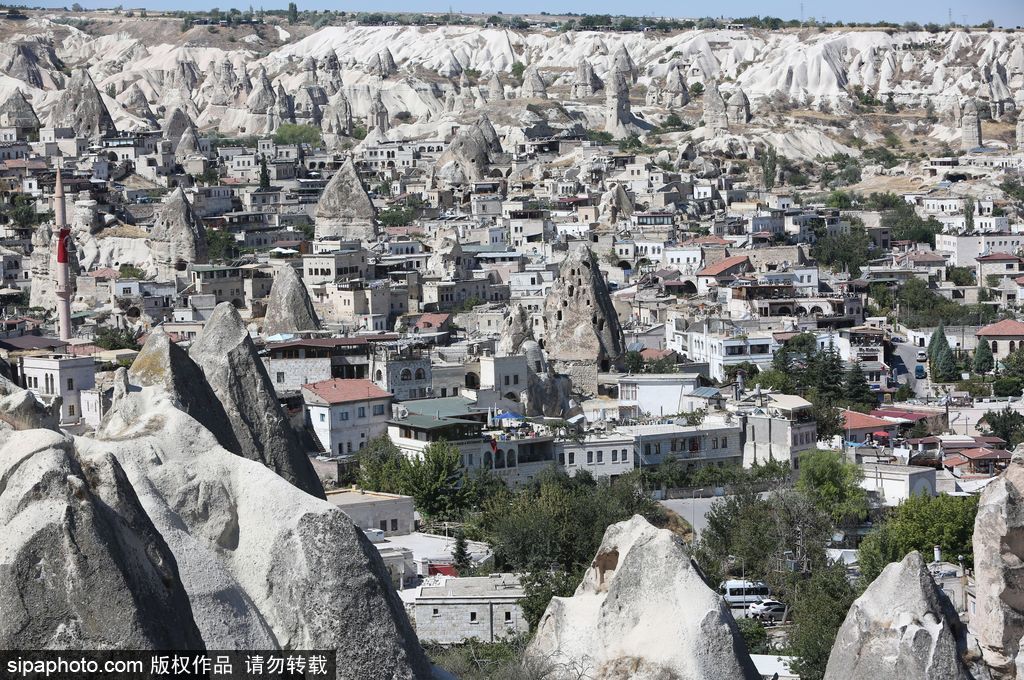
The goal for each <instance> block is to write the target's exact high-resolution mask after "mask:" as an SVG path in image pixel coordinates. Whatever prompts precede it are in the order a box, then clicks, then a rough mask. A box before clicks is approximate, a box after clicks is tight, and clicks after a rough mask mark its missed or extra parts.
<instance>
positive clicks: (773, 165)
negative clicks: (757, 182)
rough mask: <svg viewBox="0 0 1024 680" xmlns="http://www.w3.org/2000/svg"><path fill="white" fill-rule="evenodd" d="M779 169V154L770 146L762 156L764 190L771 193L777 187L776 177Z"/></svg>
mask: <svg viewBox="0 0 1024 680" xmlns="http://www.w3.org/2000/svg"><path fill="white" fill-rule="evenodd" d="M778 167H779V152H778V151H777V150H776V149H775V147H774V146H772V145H770V144H769V145H768V148H767V149H765V151H764V154H762V156H761V182H762V183H763V184H764V188H765V189H767V190H769V191H771V190H772V189H773V188H774V187H775V177H776V174H777V173H778Z"/></svg>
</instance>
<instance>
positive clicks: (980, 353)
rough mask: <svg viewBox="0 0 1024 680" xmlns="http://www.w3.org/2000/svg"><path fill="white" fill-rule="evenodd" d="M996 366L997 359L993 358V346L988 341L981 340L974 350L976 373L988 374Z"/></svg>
mask: <svg viewBox="0 0 1024 680" xmlns="http://www.w3.org/2000/svg"><path fill="white" fill-rule="evenodd" d="M994 366H995V359H994V358H993V356H992V346H991V345H989V344H988V340H986V339H985V338H982V339H981V342H979V343H978V347H977V349H975V350H974V372H975V373H988V372H989V371H991V370H992V368H993V367H994Z"/></svg>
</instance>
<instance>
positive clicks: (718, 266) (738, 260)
mask: <svg viewBox="0 0 1024 680" xmlns="http://www.w3.org/2000/svg"><path fill="white" fill-rule="evenodd" d="M742 264H750V258H749V257H747V256H746V255H734V256H732V257H727V258H725V259H724V260H722V261H721V262H717V263H715V264H713V265H710V266H708V267H704V269H701V270H700V271H699V272H697V276H719V275H721V274H724V273H725V272H727V271H728V270H730V269H732V268H733V267H738V266H740V265H742Z"/></svg>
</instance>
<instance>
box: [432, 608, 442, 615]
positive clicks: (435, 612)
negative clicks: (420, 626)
mask: <svg viewBox="0 0 1024 680" xmlns="http://www.w3.org/2000/svg"><path fill="white" fill-rule="evenodd" d="M440 615H441V611H440V610H439V609H438V608H437V607H434V611H433V613H432V614H431V616H440Z"/></svg>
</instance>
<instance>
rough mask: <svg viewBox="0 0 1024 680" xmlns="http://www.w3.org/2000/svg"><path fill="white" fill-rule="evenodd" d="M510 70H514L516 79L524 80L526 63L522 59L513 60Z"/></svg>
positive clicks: (513, 74)
mask: <svg viewBox="0 0 1024 680" xmlns="http://www.w3.org/2000/svg"><path fill="white" fill-rule="evenodd" d="M510 70H511V71H512V77H513V78H515V79H516V80H519V81H522V79H523V73H524V72H525V71H526V64H524V63H523V62H521V61H516V62H513V63H512V68H511V69H510Z"/></svg>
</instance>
